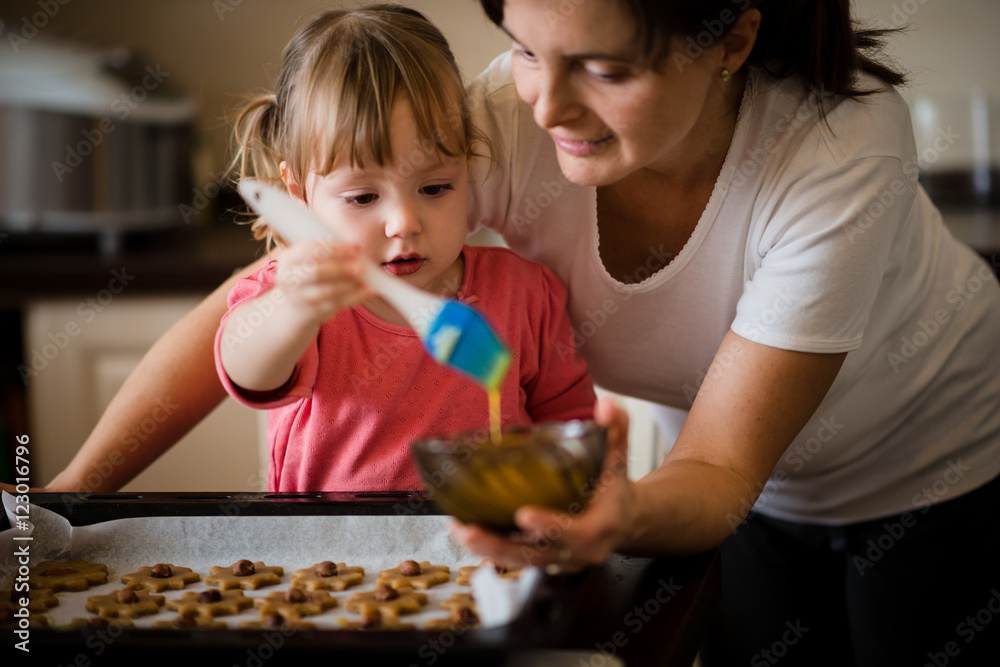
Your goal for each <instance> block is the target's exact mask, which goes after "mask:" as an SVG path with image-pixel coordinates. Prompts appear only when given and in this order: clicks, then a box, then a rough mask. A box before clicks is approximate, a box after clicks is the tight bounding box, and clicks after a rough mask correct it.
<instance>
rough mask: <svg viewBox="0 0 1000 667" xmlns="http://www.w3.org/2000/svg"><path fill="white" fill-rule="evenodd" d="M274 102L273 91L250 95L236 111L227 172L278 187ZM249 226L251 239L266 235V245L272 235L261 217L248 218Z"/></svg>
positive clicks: (276, 105)
mask: <svg viewBox="0 0 1000 667" xmlns="http://www.w3.org/2000/svg"><path fill="white" fill-rule="evenodd" d="M277 116H278V103H277V98H276V97H275V96H274V95H261V96H259V97H256V98H252V99H251V100H250V101H249V102H248V103H247V104H246V105H245V106H244V107H243V108H242V109H241V110H240V111H239V113H238V114H237V116H236V122H235V125H234V129H233V138H234V141H235V143H236V155H235V157H234V158H233V161H232V163H231V165H230V173H236V174H238V180H242V179H244V178H257V179H261V180H263V181H265V182H267V183H268V184H269V185H274V186H278V187H281V186H282V185H283V182H282V179H281V167H280V164H281V160H280V158H279V157H278V155H277V153H276V151H275V147H276V145H277V139H278V136H277V133H278V119H277ZM250 229H251V231H252V232H253V237H254V238H255V239H266V240H267V245H268V246H269V247H270V245H271V243H272V242H274V237H273V235H272V233H271V231H270V229H269V228H268V227H267V225H266V223H265V222H264V220H263V219H261V218H251V223H250Z"/></svg>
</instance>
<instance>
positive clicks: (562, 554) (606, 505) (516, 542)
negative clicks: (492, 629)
mask: <svg viewBox="0 0 1000 667" xmlns="http://www.w3.org/2000/svg"><path fill="white" fill-rule="evenodd" d="M594 419H595V420H596V421H597V423H598V424H601V425H603V426H606V427H607V428H608V438H607V448H606V452H605V457H604V469H603V471H602V473H601V476H600V478H599V480H598V484H597V491H596V493H595V494H594V496H593V498H592V499H591V502H590V504H589V505H588V506H587V508H586V509H585V510H584V511H583V512H581V513H579V514H576V515H570V514H564V513H561V512H553V511H551V510H547V509H543V508H541V507H533V506H524V507H521V508H520V509H518V510H517V513H516V514H515V515H514V521H515V523H517V525H518V527H519V528H520V529H521V531H522V533H523V536H519V537H516V538H507V537H504V536H501V535H498V534H496V533H494V532H491V531H489V530H486V529H484V528H481V527H479V526H475V525H471V524H458V523H456V524H454V526H453V528H452V533H453V535H454V536H455V538H456V539H457V540H458V541H459V542H461V543H462V544H464V545H465V547H466V548H467V549H469V550H470V551H472V552H475V553H479V554H482V555H484V556H488V557H491V558H494V559H495V560H497V561H499V562H501V563H504V564H506V565H535V566H540V567H546V568H549V569H555V570H556V571H560V572H562V571H568V572H572V571H576V570H579V569H581V568H583V567H584V566H587V565H597V564H600V563H603V562H604V561H605V560H606V559H607V558H608V556H610V555H611V553H612V552H614V551H615V550H616V549H617V548H618V547H619V545H620V544H622V543H623V542H624V541H625V539H626V537H627V535H628V530H629V529H630V526H631V524H632V517H633V515H634V512H635V505H634V503H635V493H634V488H633V486H634V485H633V483H632V482H631V481H630V480H629V478H628V413H626V412H625V411H624V410H622V409H620V408H619V407H617V406H616V405H615V403H614V401H613V400H612V399H610V398H605V399H602V400H601V401H600V402H599V403H598V404H597V408H596V410H595V412H594Z"/></svg>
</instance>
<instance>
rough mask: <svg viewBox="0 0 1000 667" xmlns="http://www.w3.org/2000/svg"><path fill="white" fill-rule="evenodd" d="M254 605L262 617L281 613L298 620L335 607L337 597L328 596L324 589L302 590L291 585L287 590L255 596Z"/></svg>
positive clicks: (291, 619) (288, 618)
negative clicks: (264, 595) (259, 596)
mask: <svg viewBox="0 0 1000 667" xmlns="http://www.w3.org/2000/svg"><path fill="white" fill-rule="evenodd" d="M254 606H255V607H257V608H258V609H260V615H261V616H262V617H267V615H268V614H281V616H283V617H284V618H285V619H286V620H288V621H299V620H302V617H303V616H315V615H316V614H322V613H323V612H324V611H326V610H327V609H332V608H333V607H336V606H337V598H332V597H330V594H329V593H327V592H326V591H304V590H302V589H301V588H295V587H294V586H293V587H292V588H289V589H288V590H287V591H284V592H280V591H277V592H274V593H270V594H268V596H267V597H262V598H257V599H256V600H254Z"/></svg>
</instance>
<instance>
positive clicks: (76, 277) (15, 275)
mask: <svg viewBox="0 0 1000 667" xmlns="http://www.w3.org/2000/svg"><path fill="white" fill-rule="evenodd" d="M941 213H942V216H943V217H944V221H945V224H946V225H947V226H948V228H949V230H951V232H952V234H954V235H955V237H956V238H958V239H959V240H961V241H962V242H964V243H966V244H968V245H969V246H971V247H972V248H973V249H974V250H976V251H977V252H978V253H979V254H980V255H982V256H984V257H986V258H987V259H989V258H991V257H993V256H994V255H996V256H1000V208H986V207H960V206H949V207H942V208H941ZM98 245H99V243H98V239H97V238H96V237H95V236H83V235H77V236H72V237H71V236H58V235H55V236H53V235H50V236H46V237H34V238H32V237H20V236H17V235H15V234H8V235H3V234H0V308H3V307H7V308H13V309H16V308H19V307H20V306H21V305H23V303H24V302H25V301H28V300H30V299H35V298H58V297H61V296H79V295H81V294H84V295H86V294H96V293H97V292H99V291H100V290H102V289H106V288H107V287H108V283H109V282H110V281H112V280H113V279H114V278H115V275H116V274H114V273H113V272H115V271H117V272H119V273H124V276H125V277H126V278H128V280H129V283H128V286H127V287H128V289H127V292H128V293H129V294H137V295H138V294H143V295H145V294H150V293H168V292H170V293H199V294H208V293H209V292H211V291H212V290H213V289H215V288H216V287H218V286H219V285H220V284H221V283H222V282H223V281H225V280H226V279H227V278H229V277H230V276H231V275H232V274H233V272H234V271H237V270H239V269H241V268H243V267H245V266H246V265H248V264H250V263H252V262H253V261H255V260H256V259H258V258H259V257H261V256H262V255H263V254H264V244H263V242H261V241H255V240H254V239H253V237H252V236H251V234H250V230H249V227H247V226H245V225H238V224H236V223H235V222H233V221H232V219H231V218H228V217H227V218H220V219H218V220H216V221H214V222H212V223H211V224H203V225H197V226H195V225H192V226H186V227H179V228H175V229H172V230H167V231H160V232H148V233H145V234H132V235H129V236H128V237H126V240H125V242H124V243H123V244H122V247H121V249H119V250H118V251H116V252H111V253H102V252H100V251H99V250H98ZM994 270H997V271H998V272H1000V266H994ZM132 276H134V282H133V281H132V280H133V279H132V278H131V277H132Z"/></svg>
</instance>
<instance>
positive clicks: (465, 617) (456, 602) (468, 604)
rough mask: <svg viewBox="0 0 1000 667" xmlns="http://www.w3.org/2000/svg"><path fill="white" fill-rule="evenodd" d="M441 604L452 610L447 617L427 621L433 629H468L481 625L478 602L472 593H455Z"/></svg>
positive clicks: (428, 625)
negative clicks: (477, 608) (477, 609)
mask: <svg viewBox="0 0 1000 667" xmlns="http://www.w3.org/2000/svg"><path fill="white" fill-rule="evenodd" d="M441 606H442V607H444V608H445V609H448V610H450V611H451V614H449V616H448V617H447V618H437V619H432V620H430V621H427V627H428V628H430V629H432V630H458V629H461V630H468V629H470V628H474V627H477V626H478V625H479V613H478V612H477V611H476V602H475V600H473V599H472V594H470V593H455V594H453V595H452V596H451V598H450V599H448V600H445V601H444V602H442V603H441Z"/></svg>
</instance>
